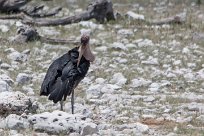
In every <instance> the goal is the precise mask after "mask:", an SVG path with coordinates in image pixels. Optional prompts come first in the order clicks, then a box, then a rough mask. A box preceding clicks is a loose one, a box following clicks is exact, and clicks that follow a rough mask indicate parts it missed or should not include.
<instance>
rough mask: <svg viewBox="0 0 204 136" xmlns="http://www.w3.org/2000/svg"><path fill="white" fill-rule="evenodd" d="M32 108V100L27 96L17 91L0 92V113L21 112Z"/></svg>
mask: <svg viewBox="0 0 204 136" xmlns="http://www.w3.org/2000/svg"><path fill="white" fill-rule="evenodd" d="M8 105H9V106H8ZM29 109H30V110H32V102H31V100H30V98H29V97H28V96H26V95H25V94H23V93H21V92H19V91H17V92H1V93H0V114H1V115H2V114H10V113H13V114H22V113H23V112H24V111H25V110H29Z"/></svg>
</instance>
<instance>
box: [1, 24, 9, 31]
mask: <svg viewBox="0 0 204 136" xmlns="http://www.w3.org/2000/svg"><path fill="white" fill-rule="evenodd" d="M0 30H1V31H2V32H3V33H5V32H8V31H9V27H8V26H7V25H0Z"/></svg>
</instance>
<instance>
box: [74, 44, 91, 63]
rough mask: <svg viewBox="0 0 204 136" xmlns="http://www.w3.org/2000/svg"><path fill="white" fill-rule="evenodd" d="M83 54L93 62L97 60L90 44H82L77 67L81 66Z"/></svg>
mask: <svg viewBox="0 0 204 136" xmlns="http://www.w3.org/2000/svg"><path fill="white" fill-rule="evenodd" d="M82 56H84V57H85V59H86V60H88V61H90V62H93V61H94V60H95V56H94V55H93V53H92V52H91V49H90V47H89V44H87V45H86V44H82V45H81V46H80V47H79V57H78V62H77V67H78V66H79V63H80V61H81V58H82Z"/></svg>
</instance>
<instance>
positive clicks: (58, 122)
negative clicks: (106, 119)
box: [28, 111, 98, 135]
mask: <svg viewBox="0 0 204 136" xmlns="http://www.w3.org/2000/svg"><path fill="white" fill-rule="evenodd" d="M28 120H29V122H30V123H31V124H32V125H33V128H34V130H35V131H40V132H41V131H44V132H47V133H50V134H68V133H71V132H76V133H80V132H81V128H82V129H83V128H84V133H86V132H87V130H91V132H87V133H86V134H88V135H89V134H93V132H98V130H97V129H95V128H97V125H96V124H94V123H93V122H91V121H92V120H91V119H87V120H86V118H84V116H82V115H79V114H68V113H66V112H62V111H53V112H52V113H49V112H44V113H40V114H35V115H32V116H30V117H29V118H28ZM87 126H88V127H87ZM81 133H83V132H81Z"/></svg>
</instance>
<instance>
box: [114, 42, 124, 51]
mask: <svg viewBox="0 0 204 136" xmlns="http://www.w3.org/2000/svg"><path fill="white" fill-rule="evenodd" d="M111 47H112V48H113V49H119V50H127V47H125V45H124V44H123V43H119V42H114V43H113V44H112V45H111Z"/></svg>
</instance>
